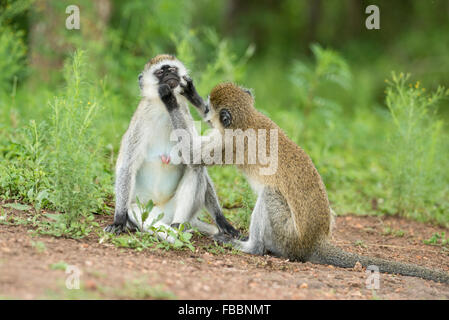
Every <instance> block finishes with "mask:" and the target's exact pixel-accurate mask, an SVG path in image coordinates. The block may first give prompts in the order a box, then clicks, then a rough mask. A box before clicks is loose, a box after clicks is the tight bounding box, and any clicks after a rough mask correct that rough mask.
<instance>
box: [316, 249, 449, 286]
mask: <svg viewBox="0 0 449 320" xmlns="http://www.w3.org/2000/svg"><path fill="white" fill-rule="evenodd" d="M308 261H310V262H312V263H317V264H328V265H333V266H336V267H341V268H353V267H354V265H355V264H356V263H357V261H358V262H360V264H361V265H362V266H363V267H368V266H371V265H375V266H377V267H378V268H379V272H383V273H391V274H401V275H403V276H411V277H418V278H423V279H427V280H433V281H436V282H442V283H448V284H449V274H448V273H446V272H443V271H437V270H431V269H427V268H424V267H420V266H418V265H415V264H408V263H402V262H396V261H389V260H385V259H380V258H374V257H367V256H361V255H358V254H355V253H350V252H346V251H343V250H341V249H340V248H337V247H335V246H334V245H332V244H330V243H325V244H323V245H321V246H320V247H319V248H318V249H317V250H315V252H314V253H313V254H312V256H311V257H310V258H309V259H308Z"/></svg>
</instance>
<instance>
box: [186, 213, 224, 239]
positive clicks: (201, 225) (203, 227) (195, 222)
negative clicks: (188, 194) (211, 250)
mask: <svg viewBox="0 0 449 320" xmlns="http://www.w3.org/2000/svg"><path fill="white" fill-rule="evenodd" d="M190 224H191V225H192V227H195V228H197V229H198V231H199V232H201V233H203V234H205V235H208V236H212V235H215V234H217V233H218V229H217V227H216V226H214V225H213V224H210V223H207V222H204V221H201V220H199V219H198V218H196V217H195V218H193V219H192V220H191V221H190Z"/></svg>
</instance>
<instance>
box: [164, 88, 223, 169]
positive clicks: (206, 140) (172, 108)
mask: <svg viewBox="0 0 449 320" xmlns="http://www.w3.org/2000/svg"><path fill="white" fill-rule="evenodd" d="M159 96H160V98H161V100H162V102H163V103H164V104H165V107H166V108H167V111H168V113H169V114H170V119H171V122H172V124H173V127H174V129H175V130H183V132H184V133H185V132H187V133H188V137H189V139H190V141H189V144H188V147H189V154H188V158H187V159H185V158H184V157H182V161H183V163H184V164H186V165H190V166H199V165H202V166H206V165H213V164H214V163H213V162H205V161H204V159H203V157H202V150H216V149H217V148H222V144H221V136H216V135H209V136H207V137H203V139H202V137H201V136H198V135H194V134H192V132H191V131H190V130H189V127H188V125H187V122H186V120H185V118H184V115H183V114H182V112H181V110H180V107H179V104H178V102H177V101H176V97H175V95H174V94H173V92H172V90H171V89H170V87H169V86H168V85H166V84H161V85H160V86H159ZM193 139H199V141H198V140H195V141H193ZM197 142H199V143H197ZM219 143H220V144H219ZM216 145H218V147H217V146H216ZM195 155H200V157H199V158H200V160H201V161H200V163H193V162H194V161H192V160H193V159H197V158H198V157H195ZM184 156H185V155H184ZM195 162H196V161H195Z"/></svg>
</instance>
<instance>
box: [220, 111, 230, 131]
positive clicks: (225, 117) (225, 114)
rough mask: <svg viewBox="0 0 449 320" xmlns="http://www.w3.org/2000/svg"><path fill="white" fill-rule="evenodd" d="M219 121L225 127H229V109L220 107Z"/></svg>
mask: <svg viewBox="0 0 449 320" xmlns="http://www.w3.org/2000/svg"><path fill="white" fill-rule="evenodd" d="M220 121H221V123H222V124H223V126H224V127H225V128H227V127H229V126H230V125H231V122H232V116H231V113H230V112H229V110H227V109H221V111H220Z"/></svg>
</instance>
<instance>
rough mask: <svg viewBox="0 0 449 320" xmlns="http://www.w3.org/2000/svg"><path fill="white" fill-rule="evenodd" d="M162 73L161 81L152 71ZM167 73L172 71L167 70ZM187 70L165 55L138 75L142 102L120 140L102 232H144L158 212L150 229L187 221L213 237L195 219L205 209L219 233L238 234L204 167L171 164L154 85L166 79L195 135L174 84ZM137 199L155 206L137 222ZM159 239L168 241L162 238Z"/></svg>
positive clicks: (166, 120)
mask: <svg viewBox="0 0 449 320" xmlns="http://www.w3.org/2000/svg"><path fill="white" fill-rule="evenodd" d="M161 69H163V70H165V71H166V73H167V74H168V76H167V79H169V80H166V79H163V78H162V77H164V76H165V73H163V72H161V79H159V78H158V77H157V76H156V72H158V71H160V70H161ZM169 70H171V71H169ZM186 76H187V70H186V69H185V67H184V65H183V64H182V63H181V62H180V61H178V60H177V59H176V58H174V57H173V56H170V55H159V56H156V57H155V58H153V59H152V60H151V61H150V62H149V63H148V64H147V65H146V66H145V69H144V71H143V73H142V74H141V75H140V76H139V85H140V88H141V94H142V99H141V101H140V103H139V106H138V108H137V110H136V112H135V113H134V116H133V118H132V120H131V123H130V125H129V127H128V130H127V131H126V133H125V135H124V136H123V138H122V142H121V146H120V153H119V156H118V159H117V164H116V181H115V196H116V207H115V215H114V223H113V224H111V225H110V226H108V227H106V228H105V231H108V232H115V233H120V232H122V231H124V230H125V229H126V228H131V229H132V228H137V229H140V230H142V231H149V232H151V230H148V229H149V226H151V225H152V224H153V222H154V219H156V218H157V217H158V216H159V214H160V213H164V215H163V218H162V219H161V220H160V221H158V222H156V223H155V224H154V225H153V226H155V227H158V226H160V225H164V226H165V227H166V228H170V226H178V225H179V224H181V223H186V222H189V223H190V224H191V225H192V226H193V227H196V228H198V230H199V231H200V232H203V233H206V234H208V235H213V234H216V233H217V232H218V230H217V228H216V227H215V226H213V225H210V224H208V223H205V222H202V221H200V220H199V219H198V217H197V213H198V212H199V210H200V209H201V208H203V207H205V208H206V209H207V211H208V212H209V213H210V215H211V217H212V218H213V220H214V221H215V223H216V224H217V226H218V228H219V230H220V231H221V232H224V233H227V234H230V235H233V236H237V235H238V232H237V231H236V230H235V229H234V228H233V227H232V226H231V225H230V224H229V222H228V221H227V220H226V218H225V217H224V216H223V213H222V210H221V208H220V205H219V203H218V199H217V195H216V193H215V190H214V187H213V184H212V181H211V179H210V177H209V175H208V173H207V169H206V168H205V167H203V166H187V165H185V164H182V163H181V164H173V163H171V162H170V156H169V155H170V151H171V149H172V147H173V146H174V142H173V141H170V135H171V132H172V130H173V126H172V123H171V121H170V116H169V114H168V112H167V110H166V108H165V107H164V105H163V103H162V102H161V100H160V97H159V95H158V90H157V88H158V85H159V84H160V83H161V81H162V82H164V81H165V83H169V81H172V83H170V85H172V86H176V87H174V88H173V90H174V97H176V98H175V99H176V100H177V102H178V103H179V105H180V110H181V111H180V112H181V113H182V114H183V117H184V119H186V125H185V127H186V129H187V130H188V131H189V132H190V134H192V135H197V132H196V130H195V128H194V126H193V119H192V116H191V115H190V112H189V109H188V104H187V100H186V98H185V97H183V96H182V95H181V94H180V93H181V89H180V87H179V84H182V82H183V81H185V80H184V77H186ZM136 198H138V199H139V201H140V202H141V203H143V204H145V203H147V202H148V201H149V200H152V201H153V202H154V208H153V209H152V211H151V212H150V214H149V216H148V218H147V219H146V220H145V221H144V222H143V221H142V212H141V210H140V208H139V207H138V205H137V202H136ZM159 236H160V237H161V238H163V239H167V240H168V241H173V239H172V238H171V237H168V238H167V234H166V233H164V232H160V233H159Z"/></svg>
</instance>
